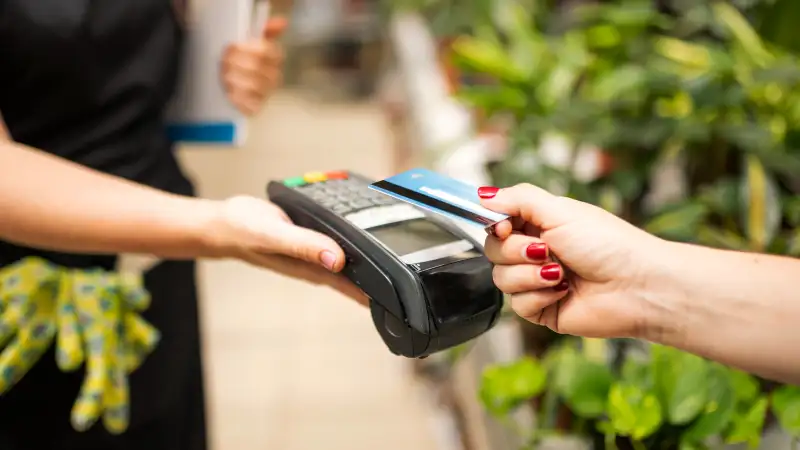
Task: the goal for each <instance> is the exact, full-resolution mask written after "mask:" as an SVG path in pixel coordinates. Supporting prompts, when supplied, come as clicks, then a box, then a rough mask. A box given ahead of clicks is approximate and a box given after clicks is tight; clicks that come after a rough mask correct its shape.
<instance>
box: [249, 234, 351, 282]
mask: <svg viewBox="0 0 800 450" xmlns="http://www.w3.org/2000/svg"><path fill="white" fill-rule="evenodd" d="M276 228H277V227H276ZM264 237H265V238H266V239H265V240H264V243H263V247H262V248H261V250H263V251H262V252H261V253H264V254H267V253H277V254H280V255H284V256H289V257H292V258H296V259H300V260H302V261H306V262H309V263H312V264H316V265H321V266H323V267H325V268H326V269H328V270H330V271H331V272H339V271H340V270H342V267H344V251H343V250H342V248H341V247H339V245H338V244H337V243H336V242H335V241H334V240H333V239H331V238H329V237H328V236H325V235H324V234H322V233H318V232H316V231H313V230H310V229H308V228H302V227H298V226H296V225H290V224H280V228H279V229H275V230H270V233H269V234H266V233H264Z"/></svg>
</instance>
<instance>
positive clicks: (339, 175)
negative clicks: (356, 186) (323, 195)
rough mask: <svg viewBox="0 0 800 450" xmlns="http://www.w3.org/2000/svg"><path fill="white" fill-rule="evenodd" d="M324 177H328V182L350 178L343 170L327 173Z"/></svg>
mask: <svg viewBox="0 0 800 450" xmlns="http://www.w3.org/2000/svg"><path fill="white" fill-rule="evenodd" d="M325 175H326V176H327V177H328V179H329V180H346V179H348V178H350V175H349V174H348V173H347V172H345V171H343V170H337V171H333V172H328V173H326V174H325Z"/></svg>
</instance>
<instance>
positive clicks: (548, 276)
mask: <svg viewBox="0 0 800 450" xmlns="http://www.w3.org/2000/svg"><path fill="white" fill-rule="evenodd" d="M539 274H540V275H541V276H542V278H544V279H545V280H547V281H556V280H557V279H559V278H561V266H559V265H558V264H548V265H546V266H544V267H542V270H540V271H539Z"/></svg>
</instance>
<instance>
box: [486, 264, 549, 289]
mask: <svg viewBox="0 0 800 450" xmlns="http://www.w3.org/2000/svg"><path fill="white" fill-rule="evenodd" d="M563 274H564V270H563V269H562V268H561V265H559V264H556V263H550V264H545V265H543V266H540V265H537V264H517V265H511V266H495V268H494V270H493V271H492V278H493V280H494V284H495V286H497V287H498V288H499V289H500V290H501V291H503V292H505V293H506V294H517V293H520V292H526V291H533V290H537V289H544V288H551V287H554V286H556V285H558V284H559V283H560V282H561V279H562V277H563Z"/></svg>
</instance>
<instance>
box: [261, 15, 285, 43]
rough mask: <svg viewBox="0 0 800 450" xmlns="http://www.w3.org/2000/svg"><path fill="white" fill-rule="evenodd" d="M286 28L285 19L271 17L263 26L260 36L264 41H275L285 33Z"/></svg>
mask: <svg viewBox="0 0 800 450" xmlns="http://www.w3.org/2000/svg"><path fill="white" fill-rule="evenodd" d="M287 26H289V21H288V20H286V18H285V17H271V18H269V19H268V20H267V23H265V24H264V32H263V33H262V36H263V37H264V39H277V38H279V37H281V35H282V34H283V32H284V31H286V27H287Z"/></svg>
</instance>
